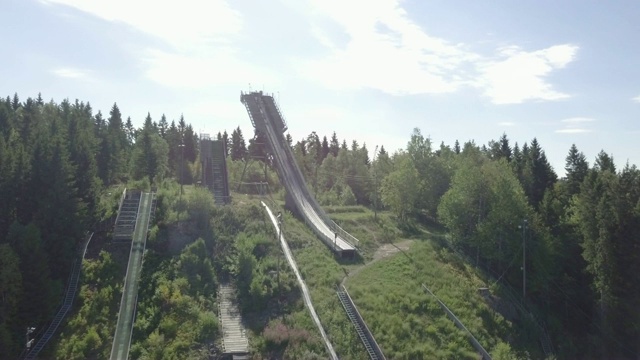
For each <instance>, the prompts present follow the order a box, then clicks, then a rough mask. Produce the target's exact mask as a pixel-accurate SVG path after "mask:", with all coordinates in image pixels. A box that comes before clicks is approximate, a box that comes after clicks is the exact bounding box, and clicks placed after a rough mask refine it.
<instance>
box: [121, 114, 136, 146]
mask: <svg viewBox="0 0 640 360" xmlns="http://www.w3.org/2000/svg"><path fill="white" fill-rule="evenodd" d="M124 132H125V134H127V143H128V144H129V147H131V146H133V143H134V142H135V141H136V137H137V134H136V130H135V129H134V127H133V123H132V122H131V117H127V122H126V124H125V125H124Z"/></svg>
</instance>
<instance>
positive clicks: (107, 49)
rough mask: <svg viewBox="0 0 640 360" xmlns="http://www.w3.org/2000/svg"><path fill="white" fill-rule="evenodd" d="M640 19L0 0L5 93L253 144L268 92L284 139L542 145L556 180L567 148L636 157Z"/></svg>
mask: <svg viewBox="0 0 640 360" xmlns="http://www.w3.org/2000/svg"><path fill="white" fill-rule="evenodd" d="M638 19H640V5H638V3H637V1H626V0H618V1H606V2H605V1H595V0H580V1H577V0H576V1H573V0H563V1H557V0H553V1H550V0H521V1H511V0H496V1H491V2H481V1H460V0H406V1H401V0H373V1H372V0H369V1H364V0H362V1H361V0H352V1H349V0H340V1H338V0H260V1H255V0H235V1H228V0H182V1H151V0H110V1H102V0H3V1H1V2H0V29H2V30H3V31H2V33H3V34H4V37H3V39H4V40H3V41H2V56H0V79H1V80H0V96H7V95H13V94H14V93H16V92H17V93H18V95H19V96H20V98H21V99H22V100H24V99H26V98H27V97H34V98H35V97H36V96H37V95H38V93H41V94H42V97H43V98H44V99H45V100H50V99H53V100H54V101H56V102H60V101H62V100H63V99H65V98H68V99H70V100H72V101H74V100H75V99H79V100H81V101H85V102H89V103H91V106H92V108H93V109H94V112H97V111H98V110H100V111H102V113H103V114H104V115H108V112H109V110H110V108H111V106H112V105H113V104H114V103H117V104H118V107H119V108H120V110H121V112H122V113H123V115H124V116H130V117H131V119H132V121H133V123H134V125H136V126H141V125H142V123H143V120H144V118H145V116H146V115H147V113H148V112H149V113H150V114H151V116H152V118H153V119H154V120H156V121H157V120H159V119H160V117H161V115H162V114H165V115H166V116H167V118H168V119H169V120H176V121H177V120H178V119H179V118H180V116H181V115H183V116H184V118H185V120H186V121H187V122H188V123H191V124H193V127H194V129H195V130H196V131H197V132H199V133H208V134H212V135H214V134H216V133H217V132H219V131H224V130H227V131H228V132H229V133H230V132H231V130H232V129H234V128H236V127H238V126H240V127H241V129H242V131H243V133H244V135H245V138H246V139H247V140H248V138H249V137H251V136H252V135H253V129H252V127H251V123H250V120H249V117H248V115H247V113H246V110H245V108H244V106H243V105H242V103H241V102H240V92H241V91H245V92H246V91H255V90H263V91H265V92H267V93H273V94H274V96H275V97H276V99H277V100H278V102H279V105H280V109H281V112H282V113H283V115H284V117H285V119H286V121H287V123H288V125H289V131H290V133H291V135H292V136H293V138H294V140H300V139H302V138H303V137H306V136H307V135H309V134H310V133H311V132H312V131H316V132H317V133H318V134H319V135H320V136H321V137H322V136H323V135H326V136H327V137H330V136H331V134H332V133H333V132H334V131H335V132H336V133H337V135H338V137H339V138H340V140H342V139H346V140H347V142H348V143H349V144H350V143H351V141H352V140H354V139H355V140H357V141H358V143H359V144H360V145H362V144H363V143H366V145H367V148H368V149H369V151H373V149H374V148H375V147H376V146H381V145H384V147H385V149H387V150H388V151H392V152H393V151H395V150H397V149H401V148H405V147H406V143H407V141H408V140H409V137H410V135H411V132H412V130H413V129H414V128H419V129H420V130H421V132H422V134H423V135H425V136H428V137H430V138H431V141H432V143H433V144H434V146H438V145H439V144H440V143H441V142H444V143H445V144H447V145H453V143H454V142H455V140H456V139H457V140H459V141H460V143H463V142H465V141H468V140H474V141H475V142H476V144H486V143H488V142H489V141H490V140H497V139H498V138H499V137H500V136H501V135H502V134H503V133H506V134H507V136H508V137H509V139H510V140H511V142H512V144H513V143H514V142H518V143H519V144H520V145H522V144H523V143H524V142H530V141H531V139H533V138H534V137H536V138H537V139H538V141H539V142H540V144H541V146H542V147H543V149H544V150H545V152H546V154H547V157H548V159H549V161H550V162H551V164H552V166H553V167H554V169H555V170H556V172H558V173H559V175H561V176H562V175H563V174H564V159H565V157H566V155H567V153H568V150H569V148H570V146H571V144H574V143H575V144H576V145H577V147H578V149H579V150H581V151H582V152H584V153H585V155H586V156H587V159H588V160H589V162H590V164H592V163H593V160H594V159H595V157H596V155H597V153H598V152H599V151H600V150H602V149H604V150H605V151H606V152H608V153H609V154H612V155H613V156H614V158H615V160H616V163H617V165H618V168H622V167H623V166H624V164H625V163H626V162H627V161H628V162H630V163H631V164H637V165H640V145H638V139H640V121H639V120H640V66H639V65H638V64H640V46H639V45H640V43H639V41H640V40H638V34H640V21H638Z"/></svg>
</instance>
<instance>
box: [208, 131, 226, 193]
mask: <svg viewBox="0 0 640 360" xmlns="http://www.w3.org/2000/svg"><path fill="white" fill-rule="evenodd" d="M211 145H212V146H211V148H212V149H211V150H212V154H211V169H212V170H213V174H212V176H213V198H214V199H215V201H216V203H217V204H227V203H229V181H228V180H227V161H226V160H227V159H226V157H225V154H226V149H225V145H224V142H222V141H212V142H211Z"/></svg>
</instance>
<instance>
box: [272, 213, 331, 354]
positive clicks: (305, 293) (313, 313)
mask: <svg viewBox="0 0 640 360" xmlns="http://www.w3.org/2000/svg"><path fill="white" fill-rule="evenodd" d="M262 206H264V208H265V210H266V211H267V213H268V214H269V217H270V218H271V222H272V223H273V226H274V227H275V228H276V232H279V231H280V230H279V229H278V221H277V220H276V217H275V216H274V215H273V212H271V209H269V207H268V206H267V205H266V204H265V203H264V202H262ZM279 238H280V246H281V247H282V250H283V251H284V255H285V257H286V258H287V261H288V262H289V265H290V266H291V268H292V269H293V272H294V273H295V274H296V278H297V279H298V284H299V285H300V289H301V290H302V295H303V299H304V303H305V305H306V306H307V309H309V312H310V313H311V318H312V319H313V321H314V322H315V323H316V326H317V327H318V330H320V334H321V335H322V340H324V344H325V346H326V347H327V351H328V352H329V355H330V357H331V359H333V360H338V355H337V354H336V351H335V350H334V349H333V345H331V342H330V341H329V338H328V337H327V333H326V332H325V331H324V328H323V327H322V324H321V323H320V318H319V317H318V314H317V313H316V310H315V308H314V307H313V303H312V302H311V295H309V289H308V288H307V284H305V282H304V280H302V275H300V271H299V270H298V265H297V264H296V261H295V260H294V258H293V254H291V249H289V245H288V244H287V241H286V240H285V238H284V236H279Z"/></svg>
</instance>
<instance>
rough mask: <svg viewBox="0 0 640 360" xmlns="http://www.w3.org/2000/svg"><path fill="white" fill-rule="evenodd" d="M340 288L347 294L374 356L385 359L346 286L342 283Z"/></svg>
mask: <svg viewBox="0 0 640 360" xmlns="http://www.w3.org/2000/svg"><path fill="white" fill-rule="evenodd" d="M340 288H341V290H342V291H343V292H344V293H345V295H347V300H349V303H350V306H351V308H353V310H355V315H356V319H357V321H358V323H359V324H360V326H361V327H363V328H364V330H365V332H366V333H365V334H366V337H367V340H368V342H369V345H371V346H372V347H373V352H374V353H375V354H376V356H377V357H378V358H379V359H382V360H386V357H385V356H384V354H383V353H382V349H381V348H380V345H379V344H378V342H377V341H376V339H375V338H374V337H373V334H372V333H371V330H369V327H368V326H367V323H366V322H365V321H364V318H363V317H362V315H361V314H360V311H358V307H357V306H356V304H355V303H354V302H353V299H352V298H351V295H349V292H348V291H347V288H346V287H344V285H340ZM345 310H346V309H345ZM354 325H355V324H354Z"/></svg>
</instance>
